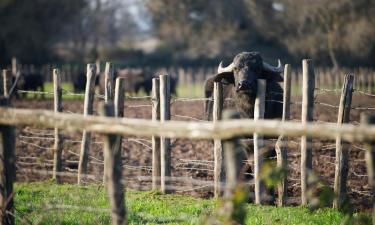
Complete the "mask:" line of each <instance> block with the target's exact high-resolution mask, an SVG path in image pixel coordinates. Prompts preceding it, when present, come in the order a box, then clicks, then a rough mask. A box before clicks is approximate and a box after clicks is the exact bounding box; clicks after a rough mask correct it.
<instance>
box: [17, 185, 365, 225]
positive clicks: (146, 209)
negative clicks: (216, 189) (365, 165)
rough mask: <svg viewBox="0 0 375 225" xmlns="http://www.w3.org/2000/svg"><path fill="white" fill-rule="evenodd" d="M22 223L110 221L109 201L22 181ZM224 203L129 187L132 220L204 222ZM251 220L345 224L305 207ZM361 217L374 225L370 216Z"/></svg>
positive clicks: (95, 191) (254, 212) (259, 212)
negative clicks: (136, 189) (135, 189)
mask: <svg viewBox="0 0 375 225" xmlns="http://www.w3.org/2000/svg"><path fill="white" fill-rule="evenodd" d="M15 193H16V194H15V203H16V215H17V216H16V219H17V223H18V224H24V223H26V224H31V223H32V224H39V223H42V224H110V205H109V202H108V198H107V196H106V193H105V189H104V188H103V186H97V185H90V186H87V187H79V186H77V185H68V184H65V185H55V184H53V183H51V182H37V183H27V184H26V183H17V184H16V192H15ZM218 205H219V201H218V200H215V199H209V200H207V199H200V198H194V197H189V196H186V195H178V194H176V195H161V194H160V193H158V192H150V191H142V192H139V191H134V190H127V194H126V206H127V209H128V212H129V214H128V219H129V224H199V223H200V222H202V221H203V219H204V217H205V215H207V214H211V213H212V212H213V210H214V209H215V208H216V207H217V206H218ZM246 213H247V218H246V224H288V225H289V224H340V223H341V222H342V220H343V219H345V218H344V215H343V214H341V213H339V212H337V211H335V210H332V209H328V208H327V209H321V210H317V211H315V212H313V213H312V212H310V211H309V210H308V209H307V208H303V207H283V208H276V207H274V206H254V205H251V204H249V205H248V206H247V207H246ZM356 216H357V217H359V216H362V217H363V219H364V220H363V221H364V222H365V223H370V221H371V220H370V218H369V217H368V216H363V215H356Z"/></svg>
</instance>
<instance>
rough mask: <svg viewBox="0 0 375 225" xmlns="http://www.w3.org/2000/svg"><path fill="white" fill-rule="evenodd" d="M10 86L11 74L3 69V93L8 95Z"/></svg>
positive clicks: (5, 95)
mask: <svg viewBox="0 0 375 225" xmlns="http://www.w3.org/2000/svg"><path fill="white" fill-rule="evenodd" d="M11 87H12V74H11V73H10V71H9V70H3V91H4V92H3V95H4V97H8V96H9V91H10V88H11Z"/></svg>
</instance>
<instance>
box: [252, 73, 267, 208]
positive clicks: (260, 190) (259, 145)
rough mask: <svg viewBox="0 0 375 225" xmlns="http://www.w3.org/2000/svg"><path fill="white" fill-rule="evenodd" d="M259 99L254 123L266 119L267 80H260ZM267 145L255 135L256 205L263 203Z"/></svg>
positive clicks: (261, 138) (260, 137)
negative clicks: (262, 173)
mask: <svg viewBox="0 0 375 225" xmlns="http://www.w3.org/2000/svg"><path fill="white" fill-rule="evenodd" d="M257 87H258V88H257V97H256V99H255V103H254V121H257V120H260V119H264V110H265V103H266V102H265V100H266V80H261V79H259V80H258V86H257ZM264 151H265V145H264V140H263V135H259V134H257V133H254V179H255V204H262V203H263V195H264V185H263V182H262V180H261V168H262V165H263V158H264Z"/></svg>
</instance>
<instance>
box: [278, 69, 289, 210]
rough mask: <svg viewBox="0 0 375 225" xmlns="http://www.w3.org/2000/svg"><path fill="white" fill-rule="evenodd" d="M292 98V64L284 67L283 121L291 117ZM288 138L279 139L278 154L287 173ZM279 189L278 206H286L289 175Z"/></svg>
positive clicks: (281, 167) (283, 169) (280, 166)
mask: <svg viewBox="0 0 375 225" xmlns="http://www.w3.org/2000/svg"><path fill="white" fill-rule="evenodd" d="M290 98H291V67H290V64H286V65H285V69H284V93H283V117H282V121H288V120H289V119H290ZM287 143H288V138H287V137H285V136H284V135H281V136H280V138H279V139H278V140H277V144H276V154H277V167H278V168H279V169H281V170H282V171H284V174H285V175H286V174H287V171H288V154H287V147H286V146H287ZM277 191H278V202H277V204H278V206H284V205H285V203H286V199H287V191H288V181H287V176H284V177H283V178H282V180H281V181H280V183H279V184H278V186H277Z"/></svg>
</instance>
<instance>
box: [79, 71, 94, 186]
mask: <svg viewBox="0 0 375 225" xmlns="http://www.w3.org/2000/svg"><path fill="white" fill-rule="evenodd" d="M95 77H96V68H95V64H88V65H87V74H86V91H85V102H84V108H83V110H84V111H83V115H84V116H88V115H92V113H93V104H94V91H95V90H94V88H95ZM90 145H91V133H90V132H87V131H85V130H84V131H83V134H82V145H81V154H80V157H79V165H78V184H79V185H83V184H85V182H86V179H85V175H86V174H87V164H88V157H89V152H90Z"/></svg>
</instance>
